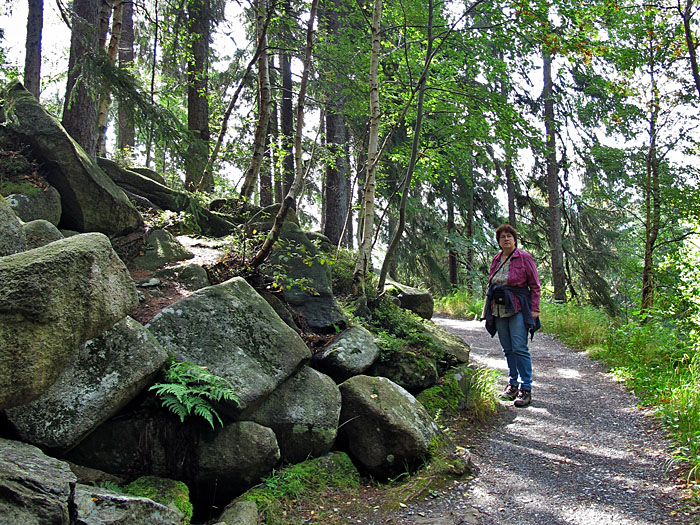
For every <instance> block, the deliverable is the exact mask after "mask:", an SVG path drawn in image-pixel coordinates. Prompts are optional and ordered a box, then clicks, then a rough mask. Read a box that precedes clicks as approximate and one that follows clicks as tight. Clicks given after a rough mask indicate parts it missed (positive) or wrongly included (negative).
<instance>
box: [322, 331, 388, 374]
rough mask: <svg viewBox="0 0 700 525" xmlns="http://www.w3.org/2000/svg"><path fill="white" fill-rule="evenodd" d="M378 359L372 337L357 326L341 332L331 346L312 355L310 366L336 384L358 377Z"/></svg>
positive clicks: (377, 350) (377, 348)
mask: <svg viewBox="0 0 700 525" xmlns="http://www.w3.org/2000/svg"><path fill="white" fill-rule="evenodd" d="M377 357H379V347H378V346H377V345H376V344H375V343H374V336H373V335H372V334H371V333H370V332H369V331H367V330H366V329H364V328H362V327H361V326H359V325H355V326H351V327H350V328H348V329H347V330H345V331H343V332H342V333H341V334H340V335H339V336H338V337H337V338H336V339H335V340H334V341H333V342H332V343H331V344H329V345H328V346H326V347H325V348H324V349H323V350H321V351H320V352H317V353H315V354H314V356H313V359H312V360H311V364H312V366H313V367H314V368H316V369H317V370H320V371H321V372H323V373H324V374H328V375H329V376H331V377H332V378H333V379H335V380H336V381H338V382H341V381H345V380H346V379H348V378H350V377H352V376H356V375H360V374H362V373H363V372H364V371H365V370H367V369H368V368H369V367H370V366H372V363H374V362H375V361H376V360H377Z"/></svg>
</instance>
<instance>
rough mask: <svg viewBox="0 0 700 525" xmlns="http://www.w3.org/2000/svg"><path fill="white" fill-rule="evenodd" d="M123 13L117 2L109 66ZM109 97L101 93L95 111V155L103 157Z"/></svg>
mask: <svg viewBox="0 0 700 525" xmlns="http://www.w3.org/2000/svg"><path fill="white" fill-rule="evenodd" d="M123 11H124V3H123V2H121V1H117V2H116V4H115V5H114V11H113V13H112V32H111V36H110V38H109V47H108V48H107V60H109V63H110V64H111V65H114V64H116V62H117V54H118V50H119V43H120V40H121V36H122V13H123ZM110 103H111V96H110V92H109V90H108V89H106V90H105V91H103V92H102V96H101V97H100V105H99V107H98V110H97V153H98V154H99V155H101V156H103V157H104V156H105V142H106V141H107V120H108V117H109V105H110Z"/></svg>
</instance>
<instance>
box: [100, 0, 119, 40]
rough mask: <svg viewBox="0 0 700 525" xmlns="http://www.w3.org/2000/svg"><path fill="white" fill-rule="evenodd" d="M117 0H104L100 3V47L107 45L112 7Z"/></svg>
mask: <svg viewBox="0 0 700 525" xmlns="http://www.w3.org/2000/svg"><path fill="white" fill-rule="evenodd" d="M115 1H116V0H102V2H101V4H100V25H99V27H100V30H99V31H100V37H99V41H98V42H97V45H98V47H99V49H101V50H102V49H105V48H106V47H107V33H108V32H109V19H110V18H111V16H112V8H113V7H114V2H115Z"/></svg>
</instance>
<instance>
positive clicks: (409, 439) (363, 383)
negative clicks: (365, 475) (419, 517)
mask: <svg viewBox="0 0 700 525" xmlns="http://www.w3.org/2000/svg"><path fill="white" fill-rule="evenodd" d="M339 388H340V392H341V394H342V396H343V408H342V410H341V413H340V428H339V434H341V435H342V436H343V438H344V442H345V443H347V447H348V449H349V451H350V453H351V454H352V455H353V457H355V458H356V459H357V460H358V461H359V462H360V464H361V465H362V466H363V467H364V468H365V469H367V471H368V472H369V473H371V474H372V475H373V476H376V477H379V478H382V479H386V478H387V477H391V476H395V475H397V474H400V473H402V472H405V471H406V470H407V469H408V470H412V469H415V468H417V467H419V466H420V465H421V464H422V463H423V462H424V461H425V460H426V459H428V458H429V456H430V444H431V442H432V440H433V438H434V437H435V436H436V435H437V434H438V428H437V426H436V425H435V423H434V422H433V420H432V419H431V417H430V415H429V414H428V413H427V412H426V410H425V408H424V407H423V405H421V404H420V402H418V401H417V400H416V398H415V397H413V396H412V395H411V394H410V393H408V392H407V391H406V390H405V389H403V388H401V387H400V386H398V385H396V384H395V383H392V382H391V381H390V380H388V379H387V378H385V377H370V376H364V375H360V376H355V377H352V378H350V379H348V380H347V381H345V382H344V383H342V384H340V385H339Z"/></svg>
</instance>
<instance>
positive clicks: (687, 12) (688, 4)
mask: <svg viewBox="0 0 700 525" xmlns="http://www.w3.org/2000/svg"><path fill="white" fill-rule="evenodd" d="M694 4H695V0H686V1H685V7H684V8H683V9H681V4H680V1H679V2H678V11H679V12H680V14H681V18H682V19H683V32H684V34H685V44H686V46H687V48H688V59H689V60H690V72H691V73H692V75H693V81H694V82H695V89H697V91H698V96H700V70H699V69H698V53H697V47H696V44H695V37H694V34H693V29H692V28H691V26H690V20H691V18H692V17H693V15H692V10H693V5H694Z"/></svg>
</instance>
